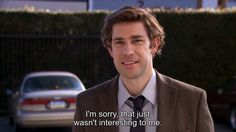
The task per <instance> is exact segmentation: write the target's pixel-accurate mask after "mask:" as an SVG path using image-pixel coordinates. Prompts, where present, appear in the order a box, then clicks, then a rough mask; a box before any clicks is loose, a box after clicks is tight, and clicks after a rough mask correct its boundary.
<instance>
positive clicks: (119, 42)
mask: <svg viewBox="0 0 236 132" xmlns="http://www.w3.org/2000/svg"><path fill="white" fill-rule="evenodd" d="M114 44H123V42H122V41H115V42H114Z"/></svg>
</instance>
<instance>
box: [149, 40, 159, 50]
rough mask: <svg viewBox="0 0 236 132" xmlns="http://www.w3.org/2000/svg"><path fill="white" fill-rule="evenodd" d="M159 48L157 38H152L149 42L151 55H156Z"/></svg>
mask: <svg viewBox="0 0 236 132" xmlns="http://www.w3.org/2000/svg"><path fill="white" fill-rule="evenodd" d="M159 46H160V39H159V38H153V39H152V40H151V45H150V50H151V54H156V52H157V51H158V49H159Z"/></svg>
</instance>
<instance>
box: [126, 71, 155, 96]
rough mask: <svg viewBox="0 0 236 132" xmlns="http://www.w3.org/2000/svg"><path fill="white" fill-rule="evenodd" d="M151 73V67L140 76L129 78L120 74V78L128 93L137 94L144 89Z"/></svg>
mask: <svg viewBox="0 0 236 132" xmlns="http://www.w3.org/2000/svg"><path fill="white" fill-rule="evenodd" d="M152 74H153V69H151V70H150V71H149V72H147V73H146V74H144V76H141V77H139V78H135V79H129V78H125V77H123V76H121V80H122V81H123V83H124V85H125V87H126V89H127V91H128V92H129V94H130V95H132V96H137V95H139V94H140V93H141V92H142V91H143V90H144V88H145V86H146V85H147V83H148V81H149V80H150V78H151V76H152Z"/></svg>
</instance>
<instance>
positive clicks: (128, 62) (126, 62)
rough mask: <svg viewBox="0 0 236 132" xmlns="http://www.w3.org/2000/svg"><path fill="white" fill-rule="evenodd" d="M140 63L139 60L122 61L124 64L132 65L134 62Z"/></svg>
mask: <svg viewBox="0 0 236 132" xmlns="http://www.w3.org/2000/svg"><path fill="white" fill-rule="evenodd" d="M136 63H138V61H124V62H122V64H123V65H132V64H136Z"/></svg>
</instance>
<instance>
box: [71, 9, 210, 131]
mask: <svg viewBox="0 0 236 132" xmlns="http://www.w3.org/2000/svg"><path fill="white" fill-rule="evenodd" d="M164 37H165V36H164V31H163V28H162V27H161V25H160V24H159V23H158V21H157V20H156V18H155V17H154V16H153V15H151V14H150V13H149V12H148V11H146V10H144V9H140V8H137V7H130V6H127V7H123V8H121V9H120V10H118V11H116V12H114V13H112V14H110V15H109V16H108V17H107V18H106V20H105V24H104V27H103V29H102V35H101V38H102V41H103V44H104V46H105V48H106V49H107V50H108V52H109V54H110V55H111V57H112V58H113V62H114V65H115V67H116V69H117V71H118V72H119V75H118V76H116V77H115V78H113V79H111V80H109V81H107V82H105V83H102V84H100V85H97V86H95V87H93V88H90V89H88V90H87V91H85V92H83V93H81V94H79V95H78V96H77V106H76V112H75V118H74V119H75V121H77V123H78V122H79V124H74V126H73V131H74V132H144V131H146V132H155V131H157V132H214V126H213V121H212V118H211V115H210V112H209V109H208V106H207V102H206V93H205V91H204V90H202V89H200V88H197V87H195V86H192V85H189V84H186V83H183V82H180V81H177V80H175V79H172V78H170V77H167V76H164V75H162V74H160V73H158V72H157V71H156V70H155V69H154V68H153V57H154V56H155V55H156V54H160V53H161V49H162V47H163V46H164ZM117 113H118V115H116V114H117ZM104 122H105V123H104Z"/></svg>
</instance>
